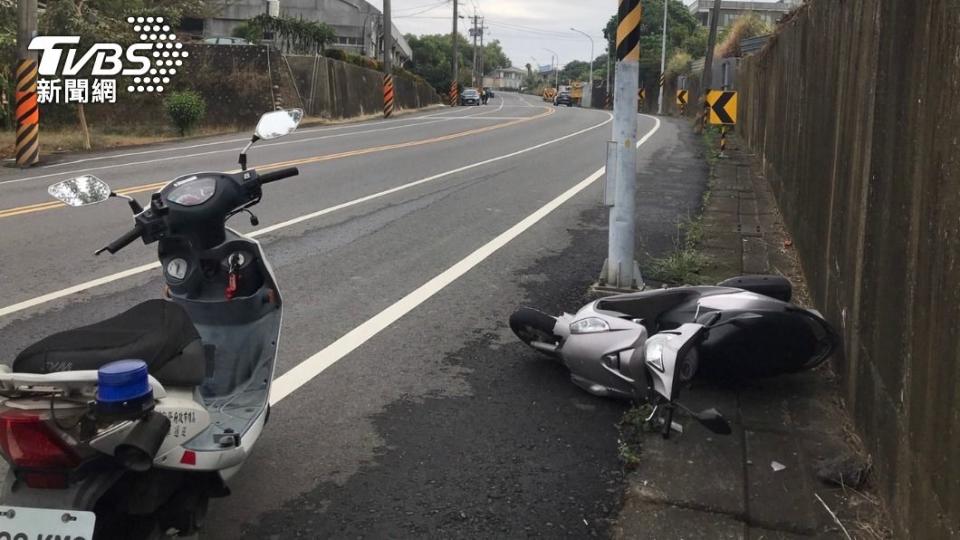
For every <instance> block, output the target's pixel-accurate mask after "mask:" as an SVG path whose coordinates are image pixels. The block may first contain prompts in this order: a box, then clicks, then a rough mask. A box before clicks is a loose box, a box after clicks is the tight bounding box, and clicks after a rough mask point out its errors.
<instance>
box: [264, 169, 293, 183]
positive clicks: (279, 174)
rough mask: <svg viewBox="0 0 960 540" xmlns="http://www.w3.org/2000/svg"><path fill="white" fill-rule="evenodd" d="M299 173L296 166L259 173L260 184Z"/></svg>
mask: <svg viewBox="0 0 960 540" xmlns="http://www.w3.org/2000/svg"><path fill="white" fill-rule="evenodd" d="M298 174H300V169H298V168H296V167H288V168H286V169H280V170H279V171H273V172H268V173H266V174H261V175H260V183H261V184H269V183H270V182H276V181H277V180H283V179H284V178H289V177H291V176H296V175H298Z"/></svg>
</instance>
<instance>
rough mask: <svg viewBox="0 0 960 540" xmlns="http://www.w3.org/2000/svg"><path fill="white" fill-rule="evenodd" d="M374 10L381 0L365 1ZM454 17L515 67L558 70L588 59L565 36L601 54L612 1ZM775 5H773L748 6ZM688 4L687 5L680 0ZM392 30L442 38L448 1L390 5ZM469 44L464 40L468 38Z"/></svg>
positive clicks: (516, 0) (523, 3)
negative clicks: (478, 21) (477, 19)
mask: <svg viewBox="0 0 960 540" xmlns="http://www.w3.org/2000/svg"><path fill="white" fill-rule="evenodd" d="M368 1H369V2H370V3H371V4H373V5H374V6H376V7H377V8H378V9H382V8H383V0H368ZM459 1H460V15H463V16H472V15H473V14H474V11H475V10H476V13H477V14H478V15H480V16H483V17H485V25H486V26H487V27H488V28H487V30H486V33H485V40H486V41H490V40H494V39H496V40H499V41H500V44H501V46H502V47H503V50H504V52H505V53H506V54H507V57H509V58H510V60H511V61H512V62H513V65H515V66H521V67H522V66H524V65H525V64H527V63H528V62H529V63H531V64H533V63H534V60H533V59H536V61H537V63H538V64H540V65H548V64H550V63H551V58H552V57H553V53H551V52H549V51H547V50H546V49H551V50H553V51H555V52H556V53H557V55H558V56H559V64H560V65H561V66H562V65H565V64H566V63H567V62H570V61H571V60H583V61H587V60H589V59H590V40H589V39H588V38H587V37H585V36H583V35H581V34H577V33H575V32H573V31H572V30H570V28H571V27H574V28H576V29H577V30H581V31H583V32H586V33H587V34H589V35H590V36H591V37H593V41H594V49H593V57H594V58H596V57H598V56H600V55H602V54H603V51H604V50H605V48H606V43H605V41H604V38H603V27H604V25H605V24H606V23H607V21H608V20H609V19H610V16H611V15H613V14H614V13H616V10H617V4H618V2H617V0H459ZM754 1H761V2H763V1H776V0H754ZM683 2H684V4H689V3H690V0H683ZM391 6H392V9H393V24H395V25H396V26H397V28H399V29H400V31H401V32H403V33H404V34H417V35H422V34H445V33H448V32H450V31H451V30H453V3H452V0H392V4H391ZM471 24H472V23H471V22H470V20H469V19H461V20H460V25H459V31H460V33H461V34H463V36H464V37H467V36H468V35H469V34H468V33H467V29H468V27H469V26H470V25H471ZM468 39H469V38H468Z"/></svg>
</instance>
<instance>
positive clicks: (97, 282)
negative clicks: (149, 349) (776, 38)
mask: <svg viewBox="0 0 960 540" xmlns="http://www.w3.org/2000/svg"><path fill="white" fill-rule="evenodd" d="M607 115H608V118H607V119H606V120H605V121H603V122H601V123H599V124H595V125H593V126H591V127H588V128H585V129H581V130H580V131H575V132H573V133H570V134H567V135H564V136H563V137H560V138H557V139H553V140H550V141H546V142H543V143H540V144H537V145H534V146H530V147H528V148H524V149H522V150H517V151H516V152H511V153H509V154H504V155H502V156H497V157H495V158H490V159H487V160H484V161H478V162H476V163H471V164H470V165H464V166H463V167H458V168H456V169H452V170H449V171H446V172H442V173H439V174H435V175H433V176H428V177H427V178H422V179H420V180H415V181H413V182H409V183H406V184H403V185H401V186H397V187H394V188H390V189H386V190H383V191H380V192H377V193H373V194H371V195H366V196H364V197H360V198H359V199H354V200H352V201H348V202H345V203H341V204H338V205H335V206H331V207H329V208H324V209H323V210H318V211H316V212H312V213H310V214H305V215H303V216H299V217H296V218H293V219H289V220H287V221H283V222H280V223H277V224H274V225H270V226H269V227H264V228H262V229H257V230H256V231H253V232H251V233H249V234H248V236H251V237H257V236H262V235H264V234H268V233H271V232H274V231H278V230H280V229H284V228H286V227H290V226H292V225H296V224H297V223H302V222H304V221H308V220H311V219H314V218H318V217H320V216H323V215H326V214H329V213H332V212H336V211H338V210H343V209H344V208H349V207H351V206H356V205H358V204H361V203H365V202H367V201H372V200H374V199H379V198H381V197H385V196H387V195H391V194H393V193H397V192H399V191H403V190H405V189H410V188H412V187H415V186H419V185H420V184H425V183H427V182H432V181H434V180H438V179H440V178H444V177H446V176H450V175H453V174H457V173H460V172H463V171H466V170H470V169H473V168H476V167H482V166H484V165H489V164H490V163H495V162H497V161H501V160H504V159H509V158H512V157H516V156H519V155H521V154H526V153H528V152H532V151H534V150H538V149H540V148H543V147H545V146H549V145H551V144H555V143H558V142H561V141H564V140H567V139H569V138H571V137H576V136H577V135H582V134H584V133H586V132H588V131H592V130H594V129H597V128H599V127H602V126H604V125H606V124H609V123H610V122H611V120H612V119H613V116H612V115H611V114H610V113H607ZM657 127H660V122H659V120H658V121H657ZM159 267H160V263H157V262H154V263H150V264H145V265H142V266H137V267H135V268H130V269H128V270H124V271H122V272H117V273H116V274H110V275H108V276H104V277H101V278H97V279H94V280H91V281H87V282H84V283H79V284H77V285H73V286H72V287H67V288H66V289H61V290H59V291H54V292H51V293H47V294H44V295H42V296H38V297H36V298H31V299H29V300H24V301H23V302H18V303H16V304H12V305H9V306H6V307H3V308H0V317H5V316H7V315H12V314H14V313H17V312H19V311H23V310H25V309H29V308H32V307H36V306H39V305H41V304H45V303H47V302H52V301H54V300H58V299H60V298H64V297H66V296H70V295H73V294H76V293H79V292H83V291H86V290H89V289H93V288H95V287H99V286H101V285H106V284H107V283H111V282H113V281H117V280H120V279H124V278H127V277H130V276H134V275H137V274H141V273H143V272H147V271H149V270H152V269H154V268H159Z"/></svg>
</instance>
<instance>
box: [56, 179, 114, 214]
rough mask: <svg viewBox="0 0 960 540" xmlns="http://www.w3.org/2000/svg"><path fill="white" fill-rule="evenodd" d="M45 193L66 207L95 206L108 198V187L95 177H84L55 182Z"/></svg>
mask: <svg viewBox="0 0 960 540" xmlns="http://www.w3.org/2000/svg"><path fill="white" fill-rule="evenodd" d="M47 193H49V194H50V196H51V197H53V198H55V199H57V200H59V201H60V202H62V203H64V204H66V205H68V206H86V205H88V204H97V203H100V202H103V201H105V200H107V199H109V198H110V193H111V191H110V186H108V185H107V183H106V182H104V181H103V180H101V179H99V178H97V177H96V176H91V175H84V176H78V177H76V178H71V179H69V180H64V181H63V182H57V183H56V184H53V185H52V186H50V187H49V188H47Z"/></svg>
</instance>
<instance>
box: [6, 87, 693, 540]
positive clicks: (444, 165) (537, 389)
mask: <svg viewBox="0 0 960 540" xmlns="http://www.w3.org/2000/svg"><path fill="white" fill-rule="evenodd" d="M610 121H611V117H610V115H609V114H608V113H607V112H604V111H598V110H588V109H578V108H569V109H568V108H559V109H555V108H554V107H552V106H550V105H549V104H546V103H544V102H542V101H540V100H539V99H537V98H534V97H532V96H518V95H512V94H509V93H501V94H500V95H499V96H498V97H497V98H496V99H494V100H492V101H491V103H490V104H488V105H487V106H484V107H467V108H456V109H442V110H432V111H428V112H424V113H418V114H415V115H408V116H402V117H398V118H395V119H391V120H389V121H373V122H365V123H357V124H349V125H338V126H328V127H317V128H303V129H301V130H300V131H298V132H296V133H295V134H293V135H291V136H288V137H286V138H283V139H279V140H276V141H267V142H263V143H261V144H258V145H257V146H255V147H254V149H253V150H252V151H251V153H250V166H251V167H253V168H257V169H258V170H261V171H265V170H269V168H270V167H271V166H272V167H273V168H279V167H282V166H290V165H297V166H298V167H299V168H300V176H298V177H295V178H291V179H288V180H284V181H282V182H278V183H275V184H271V185H269V186H266V187H265V188H264V199H263V202H262V203H261V204H260V205H259V206H257V207H256V208H255V209H254V210H255V212H256V214H257V215H258V217H259V218H260V225H259V226H258V227H252V226H251V225H250V224H249V223H248V222H247V219H246V218H243V217H237V218H234V219H233V221H232V222H231V225H232V226H234V227H236V228H238V229H240V230H241V231H252V230H259V231H260V232H258V233H257V235H258V238H259V239H260V241H261V242H262V243H263V245H264V250H265V252H266V253H267V256H268V258H269V259H270V261H271V263H272V264H273V267H274V269H275V270H276V272H277V275H278V281H279V284H280V287H281V290H282V292H283V294H284V298H285V308H286V309H285V312H284V320H283V330H282V339H281V344H280V355H279V359H278V365H277V373H278V375H279V376H280V377H281V379H282V381H283V382H282V383H279V382H278V385H277V386H276V387H275V389H274V390H275V393H274V394H275V395H274V397H273V401H275V405H274V407H273V411H272V417H271V420H270V422H269V423H268V424H267V426H266V429H265V431H264V434H263V436H262V438H261V439H260V441H259V442H258V444H257V446H256V448H255V450H254V452H253V455H252V457H251V459H250V460H249V461H248V462H247V463H246V465H245V466H244V468H243V470H242V471H241V472H240V474H239V475H238V476H237V477H236V479H235V481H234V483H233V485H232V489H233V494H232V495H231V496H230V497H229V498H226V499H220V500H216V501H214V502H213V503H212V504H211V508H210V514H209V516H208V523H207V529H206V530H207V533H206V537H207V538H224V539H226V538H239V537H245V538H292V537H296V536H302V537H308V538H322V537H338V538H343V537H349V538H360V537H366V538H382V537H394V538H397V537H411V536H416V537H424V536H432V537H445V538H449V537H471V538H477V537H518V536H519V537H524V536H543V537H557V536H566V535H570V536H576V537H584V536H603V535H605V534H606V533H607V520H608V519H609V518H611V517H612V516H614V515H615V513H616V511H617V509H618V506H619V500H620V495H621V487H622V486H621V473H620V465H619V463H618V461H617V448H616V429H615V423H616V421H617V419H618V418H619V416H620V414H621V413H622V411H623V410H624V407H625V405H624V404H621V403H616V402H610V401H605V400H601V399H598V398H594V397H592V396H589V395H587V394H585V393H584V392H582V391H580V390H578V389H577V388H575V387H574V386H573V385H572V384H570V382H569V379H568V375H567V373H566V372H565V371H564V370H563V369H562V368H560V367H559V366H557V365H554V364H552V363H550V362H549V361H548V360H546V359H541V358H539V357H537V356H536V355H534V354H531V352H530V351H528V350H527V349H526V348H525V347H524V346H522V345H521V344H520V343H518V342H517V341H516V340H515V339H514V338H513V336H512V334H511V333H510V331H509V328H508V327H507V325H506V320H507V317H508V316H509V314H510V312H511V311H512V310H513V309H514V308H515V307H516V306H518V305H521V304H530V305H537V306H541V307H545V308H547V309H550V310H557V309H560V308H567V309H573V308H576V307H577V303H578V302H579V300H580V298H581V295H582V293H583V290H584V289H585V287H586V286H587V285H588V284H589V282H590V281H591V280H592V279H594V278H595V277H596V276H597V275H598V274H599V270H600V265H601V264H602V262H603V257H604V255H605V253H604V251H605V246H604V245H603V242H602V238H603V231H602V226H603V225H605V217H604V216H605V214H604V210H603V208H602V207H600V206H599V203H600V199H601V194H602V189H603V188H602V184H603V177H602V174H599V173H598V170H599V169H601V168H602V167H603V165H604V163H603V162H604V156H605V150H604V148H605V142H606V141H607V140H608V139H609V138H610V134H611V127H612V126H611V123H610ZM638 126H639V133H640V135H641V137H643V136H646V138H645V139H644V141H645V142H644V143H643V144H642V145H641V147H640V160H639V161H640V167H641V169H642V168H644V167H647V166H649V165H650V163H651V161H652V159H651V156H653V155H654V154H669V153H670V152H673V151H675V150H676V149H677V148H679V147H681V146H682V141H681V138H682V137H681V136H680V135H679V131H678V129H677V127H676V125H675V124H673V123H672V121H670V120H666V119H664V120H657V119H654V118H653V117H648V116H643V115H641V116H638ZM246 140H247V137H246V136H241V135H235V136H225V137H218V138H208V139H201V140H194V141H187V142H183V143H178V144H166V145H158V146H151V147H146V148H137V149H133V150H121V151H114V152H107V153H97V154H87V155H78V156H65V157H61V158H59V160H58V161H56V162H54V163H50V164H47V165H45V166H42V167H39V168H35V169H32V170H29V171H18V170H16V169H12V168H0V253H2V254H3V256H2V257H0V276H2V279H0V298H2V301H0V338H2V339H0V358H3V359H6V360H5V361H6V362H9V361H10V359H12V358H13V357H14V356H15V355H16V353H17V352H18V351H19V350H20V349H22V348H24V347H26V346H27V345H29V344H30V343H32V342H33V341H35V340H38V339H40V338H42V337H43V336H45V335H47V334H49V333H52V332H55V331H59V330H64V329H67V328H71V327H74V326H79V325H83V324H88V323H90V322H93V321H96V320H100V319H102V318H105V317H108V316H111V315H114V314H116V313H118V312H120V311H123V310H125V309H127V308H129V307H130V306H132V305H134V304H135V303H137V302H139V301H142V300H144V299H147V298H155V297H158V296H159V295H160V293H161V289H162V278H161V276H160V273H159V269H158V268H156V267H155V266H154V265H153V264H151V263H153V261H154V260H155V259H154V257H155V251H154V249H155V246H143V245H142V244H140V243H139V242H138V243H136V244H133V245H131V246H130V247H129V248H127V249H125V250H124V251H122V252H120V253H119V254H117V255H115V256H109V255H103V256H100V257H94V256H93V251H94V250H95V249H96V248H99V247H101V246H102V245H105V244H106V243H107V242H109V241H110V240H112V239H113V238H114V237H116V236H117V235H119V234H120V233H122V232H124V231H126V230H127V229H128V228H129V226H130V225H131V219H130V215H129V210H128V209H127V207H126V205H125V204H123V202H122V201H119V200H111V201H108V202H106V203H103V204H100V205H97V206H93V207H87V208H79V209H77V208H66V207H63V206H59V205H57V204H49V201H50V199H49V198H48V197H47V195H46V186H47V185H48V184H50V183H53V182H55V181H58V180H61V179H64V178H69V177H72V176H77V175H79V174H94V175H97V176H98V177H100V178H102V179H104V180H106V181H107V182H109V183H110V184H111V186H112V187H113V189H114V190H115V191H121V190H123V191H125V192H127V193H131V194H135V196H138V197H139V198H140V200H141V201H143V202H146V200H147V198H148V194H149V193H150V192H151V191H153V190H155V189H157V188H158V187H159V186H160V185H162V183H164V182H166V181H168V180H170V179H172V178H174V177H176V176H179V175H182V174H186V173H190V172H196V171H201V170H234V169H236V168H237V165H236V160H237V153H238V151H239V149H240V148H241V147H242V146H243V145H244V143H245V141H246ZM674 172H676V171H674ZM664 178H666V177H664ZM664 178H661V179H660V181H661V182H664V185H663V189H664V190H669V189H671V187H670V184H671V183H674V184H675V182H668V181H667V180H665V179H664ZM651 195H653V194H651ZM682 195H683V196H682V197H680V198H681V199H682V200H684V201H694V202H695V201H696V200H697V196H698V193H697V192H696V190H692V191H691V190H687V191H685V192H684V193H683V194H682ZM671 204H674V203H671ZM670 208H671V210H670V212H673V210H672V208H673V207H672V206H671V207H670ZM665 222H669V219H667V220H665ZM667 226H668V228H669V223H668V225H667ZM411 293H414V294H411ZM387 308H391V310H388V309H387ZM335 343H336V344H338V345H344V346H345V347H346V348H345V349H343V348H342V347H341V348H340V349H339V350H345V351H346V352H345V353H344V354H339V355H333V356H331V355H330V354H327V353H328V352H329V349H328V347H329V346H330V345H332V344H335ZM324 351H327V352H324ZM318 353H322V354H320V355H318ZM318 358H319V360H318ZM305 361H306V363H305ZM297 366H301V367H300V368H299V369H301V370H302V371H298V372H294V373H308V375H307V376H299V375H298V376H296V377H293V376H288V377H287V378H286V379H283V374H284V373H286V372H288V371H290V370H291V369H294V368H295V367H297Z"/></svg>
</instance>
